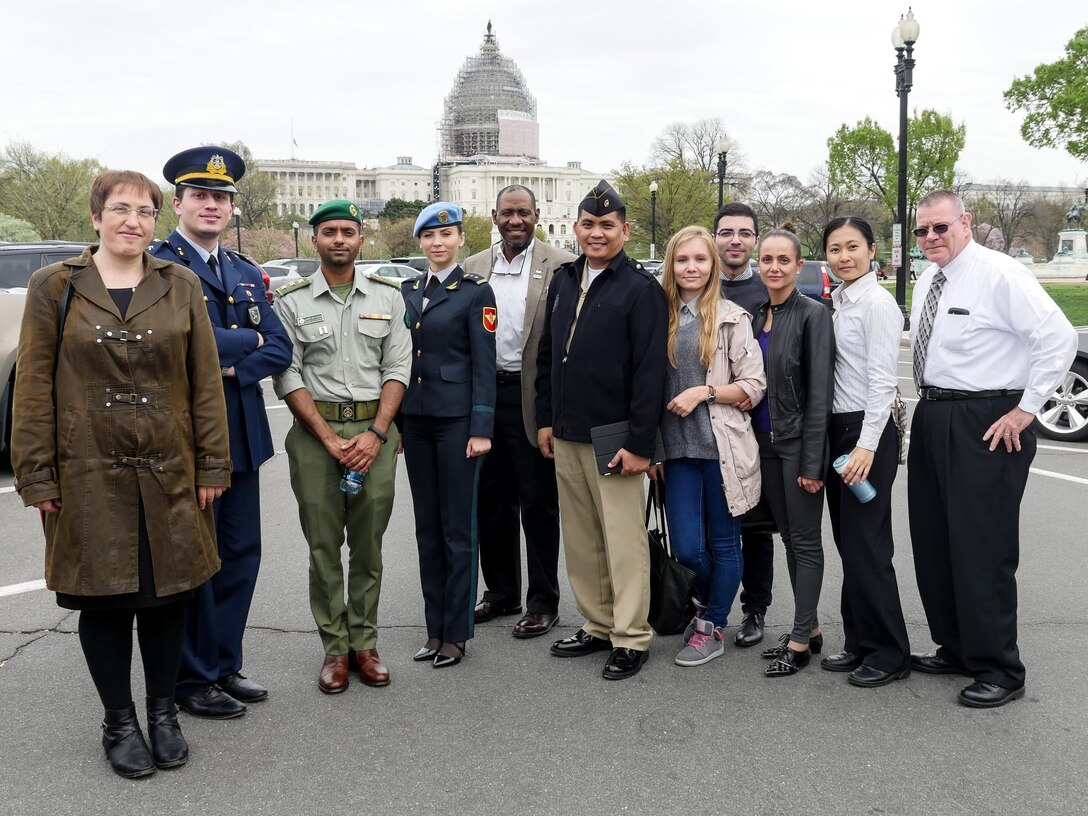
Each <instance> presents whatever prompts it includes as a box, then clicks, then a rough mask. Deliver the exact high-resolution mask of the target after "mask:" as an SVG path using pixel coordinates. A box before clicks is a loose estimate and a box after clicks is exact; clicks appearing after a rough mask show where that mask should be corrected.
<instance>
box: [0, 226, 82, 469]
mask: <svg viewBox="0 0 1088 816" xmlns="http://www.w3.org/2000/svg"><path fill="white" fill-rule="evenodd" d="M86 246H87V244H85V243H78V242H75V241H41V242H39V243H34V244H2V243H0V389H2V390H0V452H3V451H7V450H8V443H9V442H10V441H11V392H12V389H13V388H14V386H15V353H16V350H17V349H18V347H19V327H20V325H21V324H22V318H23V304H24V302H25V297H24V290H25V289H26V285H27V283H29V282H30V276H31V275H33V274H34V273H35V272H36V271H37V270H39V269H41V268H42V267H43V266H49V264H52V263H56V262H57V261H64V260H67V259H68V258H74V257H76V256H77V255H79V254H80V253H81V252H83V248H84V247H86ZM9 290H11V291H9Z"/></svg>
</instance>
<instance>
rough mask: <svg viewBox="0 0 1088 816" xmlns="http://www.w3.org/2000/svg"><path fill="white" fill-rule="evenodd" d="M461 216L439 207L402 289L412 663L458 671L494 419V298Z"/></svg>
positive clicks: (428, 219)
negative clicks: (468, 260)
mask: <svg viewBox="0 0 1088 816" xmlns="http://www.w3.org/2000/svg"><path fill="white" fill-rule="evenodd" d="M461 218H462V211H461V208H460V207H458V206H457V205H456V204H450V203H447V202H441V201H440V202H437V203H435V204H431V205H430V206H428V207H427V208H425V209H424V210H423V212H421V213H420V214H419V218H417V219H416V224H415V236H416V237H417V238H418V239H419V245H420V248H421V249H422V250H423V254H424V255H426V256H427V261H428V264H429V269H428V271H427V274H426V275H425V276H423V277H421V278H419V279H418V280H417V281H416V282H415V283H414V284H412V285H411V286H408V285H406V286H405V288H404V292H403V294H404V302H405V306H406V309H405V312H406V313H405V320H406V321H407V323H408V328H409V330H410V331H411V333H412V347H413V351H414V354H413V356H412V375H411V377H410V378H409V380H408V390H407V392H406V393H405V395H404V401H403V402H402V403H401V418H402V425H403V439H404V462H405V466H406V467H407V469H408V481H409V483H410V485H411V487H412V501H413V504H414V505H415V519H416V543H417V545H418V547H419V576H420V582H421V584H422V586H423V605H424V615H425V617H426V622H427V642H426V644H424V646H423V648H421V649H420V650H419V651H418V652H417V653H416V655H415V657H414V659H415V660H419V661H423V660H431V661H433V665H434V667H435V668H436V669H440V668H444V667H446V666H454V665H456V664H457V663H460V662H461V657H462V656H463V655H464V654H465V643H466V641H468V639H469V638H471V637H472V633H473V604H474V603H475V598H476V574H477V569H478V567H477V563H478V551H477V543H476V526H475V518H476V506H475V505H476V483H477V479H478V477H479V471H480V457H482V456H483V455H484V454H485V453H487V452H488V450H490V449H491V434H492V428H493V425H494V419H495V328H496V326H497V324H498V315H497V313H496V310H495V296H494V294H493V293H492V291H491V287H490V286H489V285H488V283H487V281H485V280H484V279H483V278H481V277H479V276H478V275H474V274H472V273H468V272H465V271H464V270H463V269H461V267H460V266H459V265H458V263H457V251H458V249H460V248H461V247H462V246H463V245H464V243H465V236H464V231H463V230H462V228H461Z"/></svg>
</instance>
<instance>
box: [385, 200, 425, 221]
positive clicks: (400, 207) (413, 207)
mask: <svg viewBox="0 0 1088 816" xmlns="http://www.w3.org/2000/svg"><path fill="white" fill-rule="evenodd" d="M426 206H427V202H426V201H405V200H404V199H402V198H391V199H389V200H388V201H387V202H385V209H384V210H382V211H381V212H380V213H379V214H378V218H380V219H382V220H383V221H389V222H393V221H400V220H401V219H402V218H411V219H412V220H413V221H414V220H415V218H416V216H418V215H419V214H420V213H421V212H422V211H423V208H424V207H426Z"/></svg>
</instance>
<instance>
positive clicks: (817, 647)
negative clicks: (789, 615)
mask: <svg viewBox="0 0 1088 816" xmlns="http://www.w3.org/2000/svg"><path fill="white" fill-rule="evenodd" d="M789 642H790V633H789V632H786V633H784V634H782V635H779V636H778V645H777V646H772V647H771V648H769V649H764V650H763V651H762V652H760V653H759V656H760V657H762V658H763V659H764V660H774V659H775V658H776V657H778V656H779V655H780V654H782V650H783V649H785V648H786V644H787V643H789ZM808 648H809V651H810V652H812V654H819V653H820V652H822V651H823V650H824V633H823V632H820V634H818V635H814V636H813V637H811V638H809V641H808Z"/></svg>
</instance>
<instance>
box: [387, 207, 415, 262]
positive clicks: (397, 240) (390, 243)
mask: <svg viewBox="0 0 1088 816" xmlns="http://www.w3.org/2000/svg"><path fill="white" fill-rule="evenodd" d="M415 225H416V219H415V216H412V217H411V218H402V219H400V220H399V221H385V220H383V221H381V222H380V225H379V227H378V232H377V235H376V237H377V238H378V239H379V240H380V241H381V243H383V244H384V245H385V247H386V248H387V249H388V250H389V255H390V256H391V257H393V258H400V257H402V256H408V255H419V254H420V252H419V241H418V240H417V239H416V237H415V236H414V235H413V234H412V231H413V230H414V229H415Z"/></svg>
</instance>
